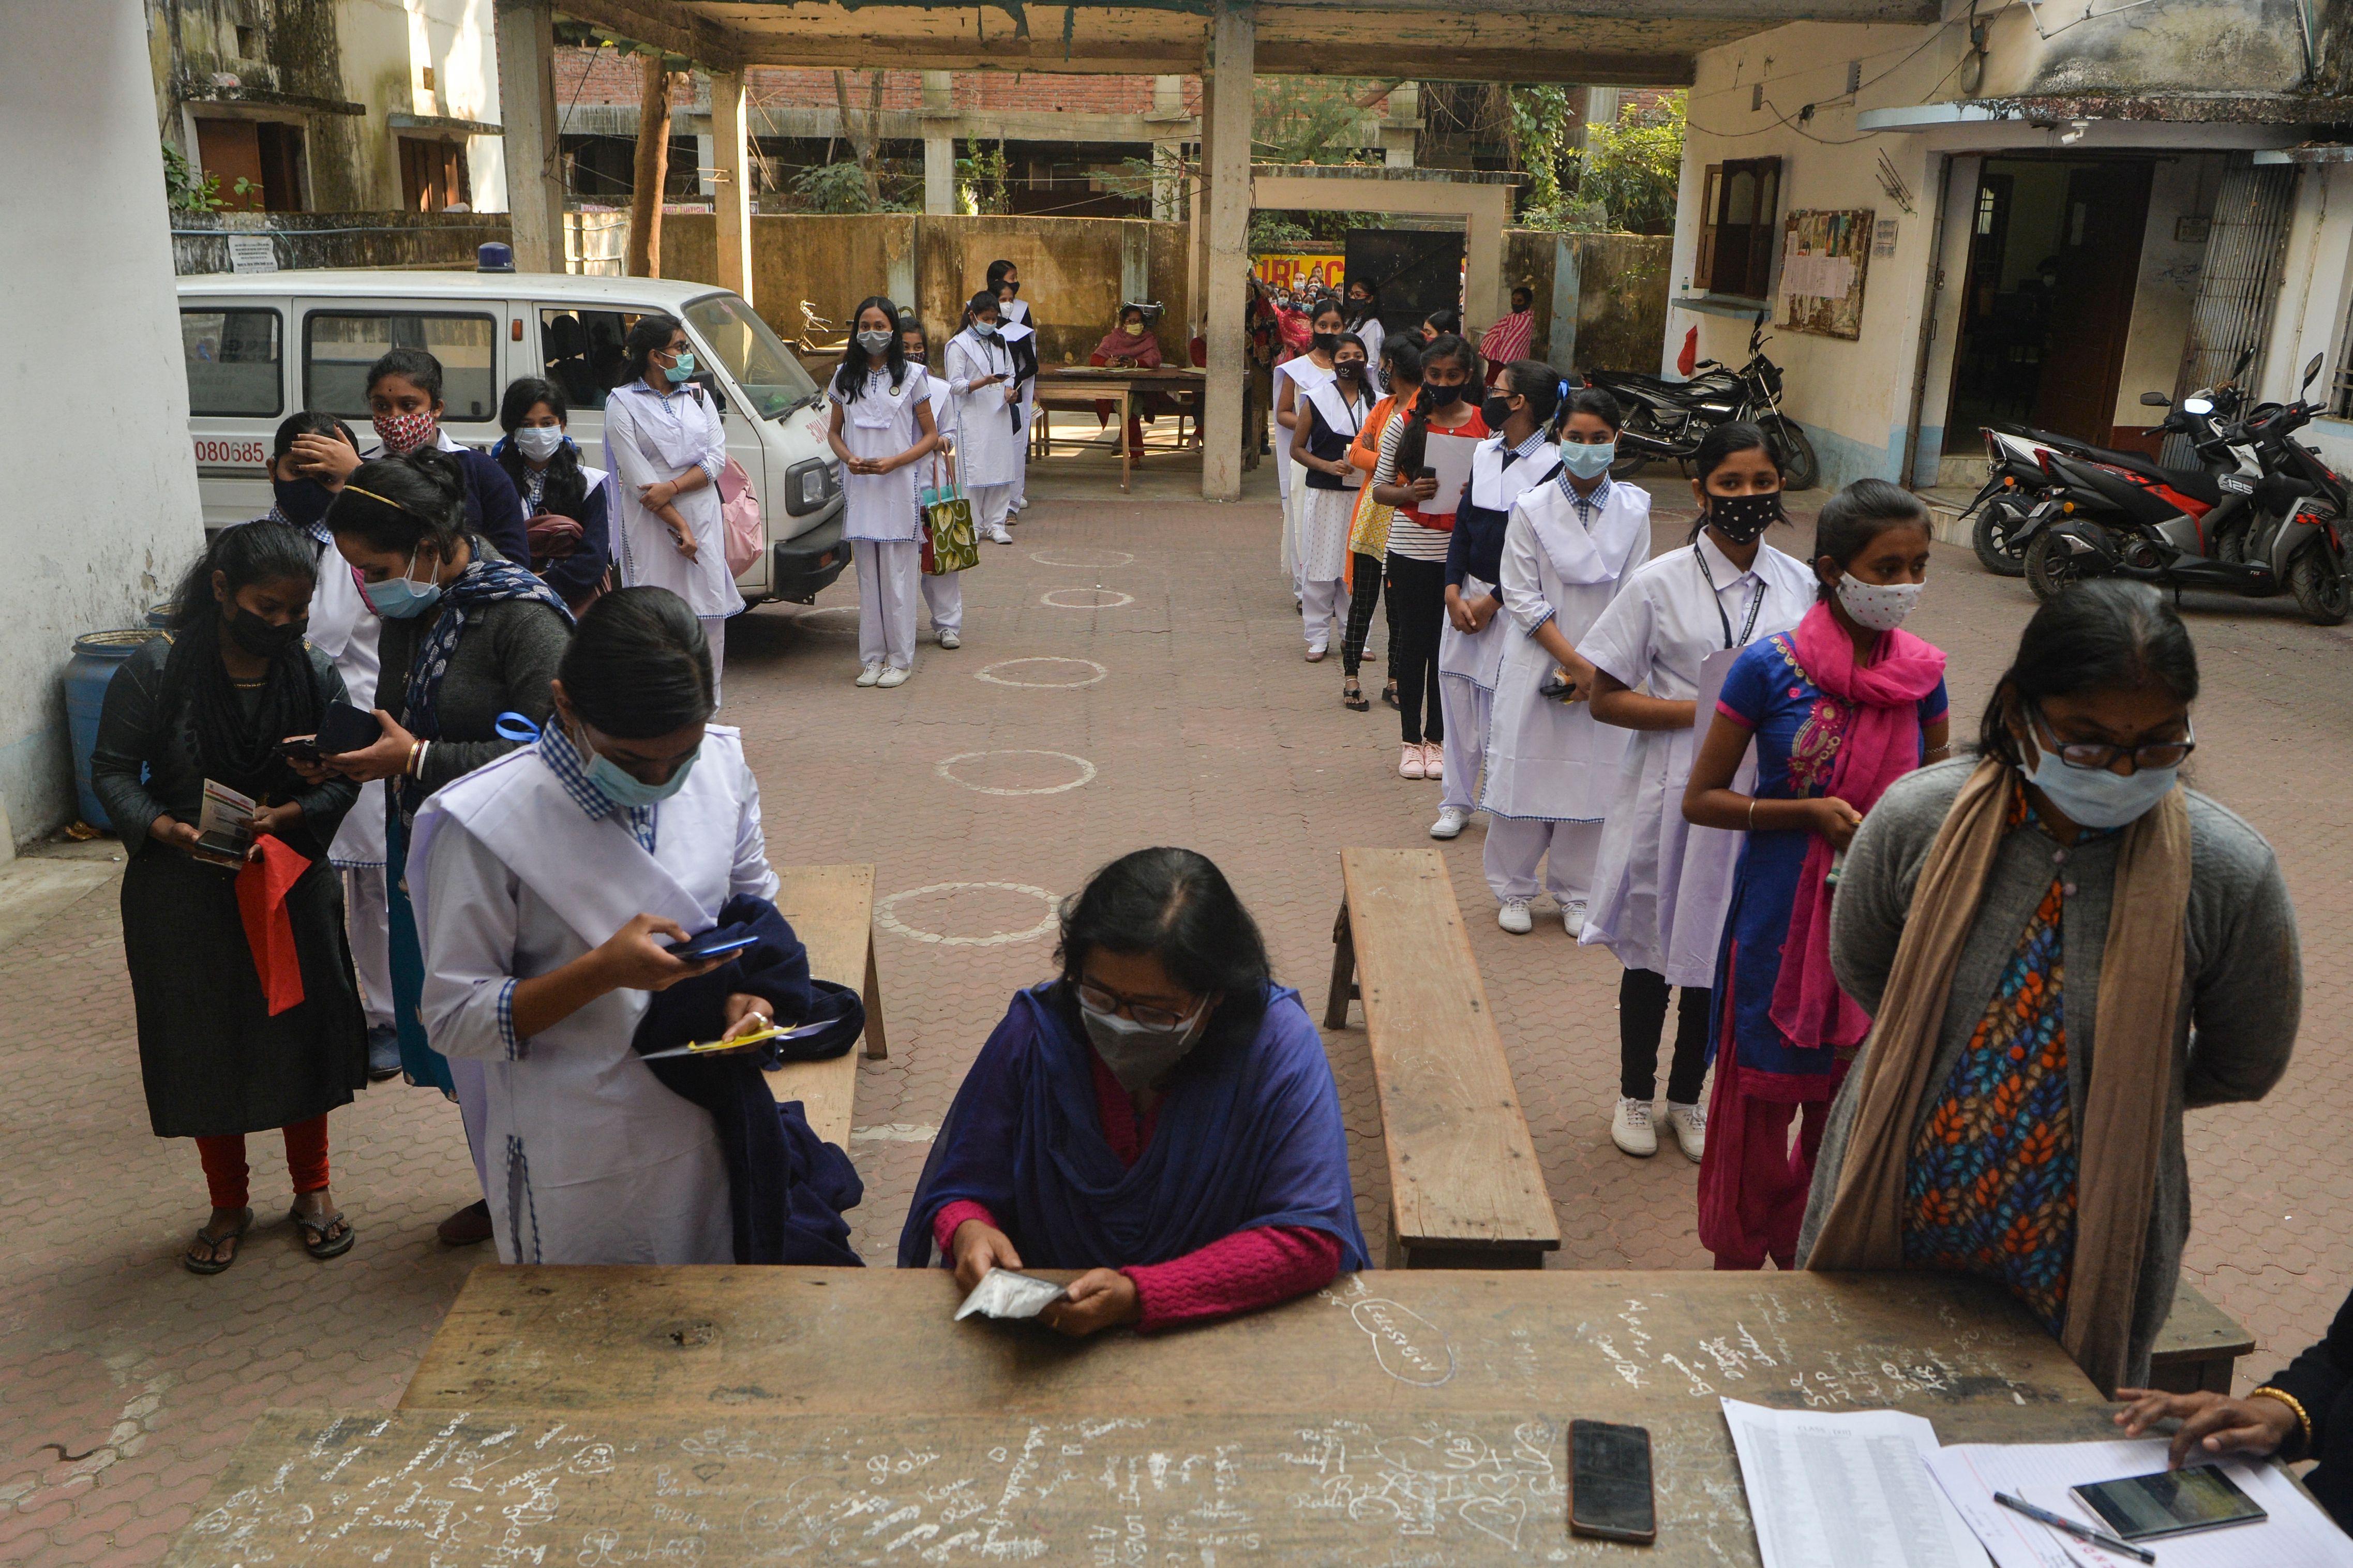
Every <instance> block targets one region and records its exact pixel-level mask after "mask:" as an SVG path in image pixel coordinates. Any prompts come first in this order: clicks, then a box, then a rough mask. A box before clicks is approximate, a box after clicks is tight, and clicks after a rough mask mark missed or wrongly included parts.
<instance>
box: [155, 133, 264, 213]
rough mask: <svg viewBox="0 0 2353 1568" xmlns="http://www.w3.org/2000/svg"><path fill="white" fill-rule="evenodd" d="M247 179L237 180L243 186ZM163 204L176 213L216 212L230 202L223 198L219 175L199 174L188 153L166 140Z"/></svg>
mask: <svg viewBox="0 0 2353 1568" xmlns="http://www.w3.org/2000/svg"><path fill="white" fill-rule="evenodd" d="M245 183H246V182H245V181H243V180H239V181H238V182H237V184H238V185H239V186H243V185H244V184H245ZM164 205H165V206H166V207H168V208H170V209H171V210H172V211H174V212H175V213H214V212H218V211H220V209H221V208H223V207H225V206H227V205H228V203H227V202H226V201H224V200H223V199H222V198H221V194H220V176H219V175H218V174H197V173H196V171H195V165H194V164H192V163H189V162H188V160H187V157H186V155H185V154H184V153H181V151H180V150H179V149H178V148H177V147H174V146H173V145H172V144H171V143H170V142H164Z"/></svg>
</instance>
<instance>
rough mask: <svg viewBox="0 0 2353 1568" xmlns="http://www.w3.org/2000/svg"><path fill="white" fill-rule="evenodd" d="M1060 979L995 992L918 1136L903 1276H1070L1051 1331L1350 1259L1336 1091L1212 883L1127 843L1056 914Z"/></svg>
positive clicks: (1218, 1294)
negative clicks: (997, 1015) (936, 1265)
mask: <svg viewBox="0 0 2353 1568" xmlns="http://www.w3.org/2000/svg"><path fill="white" fill-rule="evenodd" d="M1058 956H1059V960H1060V963H1061V967H1062V973H1061V977H1060V979H1058V980H1051V981H1048V982H1046V983H1045V984H1040V985H1035V986H1032V987H1030V988H1029V990H1027V991H1023V992H1021V993H1019V994H1017V995H1016V996H1015V997H1014V998H1013V1005H1012V1006H1011V1007H1009V1008H1008V1009H1007V1011H1006V1015H1005V1021H1004V1022H1003V1023H1001V1024H999V1025H997V1032H996V1033H995V1034H993V1035H991V1036H990V1037H989V1038H988V1043H987V1045H985V1046H983V1047H981V1050H980V1055H979V1057H978V1058H976V1059H975V1061H974V1062H973V1065H972V1071H971V1072H970V1073H969V1074H968V1075H967V1076H966V1077H965V1080H964V1087H963V1088H962V1089H958V1090H957V1091H956V1098H955V1105H954V1106H953V1107H951V1108H950V1109H949V1111H948V1118H947V1121H946V1123H945V1124H944V1126H942V1127H941V1129H940V1134H939V1138H938V1139H937V1141H936V1142H934V1144H933V1145H932V1157H931V1160H930V1163H928V1164H926V1165H925V1166H924V1168H923V1181H922V1183H921V1184H920V1185H919V1186H918V1187H917V1188H916V1191H915V1201H914V1205H913V1208H912V1209H911V1210H910V1211H909V1213H908V1215H907V1228H906V1230H905V1232H904V1233H903V1234H902V1236H901V1237H900V1238H899V1266H900V1267H901V1268H922V1267H923V1266H924V1265H925V1264H926V1263H927V1262H929V1261H930V1260H931V1259H932V1258H934V1256H936V1257H938V1258H940V1259H941V1260H942V1261H943V1262H944V1263H946V1264H949V1265H951V1266H953V1267H954V1268H955V1275H956V1281H957V1283H958V1284H960V1285H961V1286H963V1287H964V1288H965V1289H967V1290H969V1289H972V1288H973V1287H974V1286H975V1285H976V1284H978V1283H979V1282H980V1279H981V1277H982V1276H983V1275H985V1274H987V1272H988V1271H989V1270H990V1269H991V1268H1024V1267H1030V1268H1082V1269H1085V1270H1087V1272H1086V1273H1084V1274H1082V1275H1081V1276H1080V1277H1079V1278H1078V1279H1074V1280H1072V1281H1071V1286H1070V1299H1069V1300H1067V1301H1058V1302H1056V1303H1055V1304H1054V1305H1052V1306H1050V1307H1048V1308H1047V1309H1046V1310H1045V1311H1043V1312H1042V1313H1040V1314H1039V1316H1040V1318H1041V1319H1042V1320H1043V1321H1045V1322H1046V1323H1047V1324H1049V1325H1050V1327H1052V1328H1055V1329H1058V1330H1060V1331H1062V1332H1063V1333H1066V1334H1071V1335H1082V1334H1092V1333H1094V1332H1096V1331H1099V1330H1103V1329H1109V1328H1117V1327H1120V1326H1123V1325H1131V1326H1134V1327H1135V1328H1137V1329H1141V1330H1144V1331H1151V1330H1154V1329H1161V1328H1166V1327H1169V1326H1171V1325H1174V1324H1177V1323H1188V1322H1201V1321H1208V1320H1211V1319H1217V1318H1227V1317H1231V1316H1233V1315H1235V1314H1237V1313H1240V1312H1247V1311H1253V1310H1257V1309H1259V1308H1261V1307H1270V1306H1272V1305H1274V1304H1275V1303H1276V1302H1278V1301H1284V1300H1290V1299H1291V1298H1292V1297H1293V1296H1298V1295H1302V1294H1304V1293H1305V1292H1307V1291H1309V1290H1314V1289H1321V1288H1323V1287H1324V1286H1325V1285H1328V1284H1330V1283H1331V1282H1332V1280H1333V1279H1334V1277H1335V1276H1336V1275H1337V1274H1339V1273H1340V1272H1341V1270H1343V1269H1357V1268H1364V1267H1366V1256H1365V1238H1364V1235H1363V1233H1362V1232H1361V1231H1359V1230H1358V1229H1357V1227H1356V1196H1355V1194H1354V1192H1353V1190H1352V1189H1351V1188H1350V1186H1349V1183H1348V1148H1347V1139H1346V1134H1345V1131H1344V1130H1343V1129H1342V1127H1341V1123H1340V1095H1339V1090H1338V1089H1337V1088H1336V1087H1335V1085H1334V1083H1333V1081H1332V1067H1331V1064H1330V1063H1329V1062H1328V1061H1326V1060H1325V1059H1324V1042H1323V1040H1322V1039H1321V1037H1318V1036H1317V1035H1316V1033H1315V1026H1314V1024H1313V1023H1311V1022H1309V1020H1308V1017H1307V1012H1306V1009H1305V1008H1303V1007H1302V1006H1301V1005H1300V1004H1299V994H1298V993H1297V992H1295V991H1293V990H1290V989H1288V988H1286V987H1282V986H1277V985H1276V984H1274V983H1273V980H1272V979H1271V975H1270V973H1269V970H1268V965H1267V958H1266V944H1265V942H1263V941H1262V940H1261V937H1260V935H1259V930H1258V925H1257V922H1255V921H1252V920H1251V919H1250V913H1249V911H1248V910H1244V909H1243V908H1242V906H1241V900H1239V899H1237V898H1236V897H1235V896H1234V890H1233V889H1232V887H1231V886H1230V885H1229V884H1228V883H1227V881H1226V879H1225V876H1224V874H1223V873H1221V872H1220V871H1219V869H1218V868H1217V867H1216V866H1214V865H1212V864H1210V862H1209V861H1208V859H1206V858H1203V857H1202V856H1199V855H1197V854H1195V853H1194V852H1193V851H1191V850H1189V849H1139V850H1137V851H1135V852H1134V854H1131V855H1124V856H1122V857H1121V858H1118V859H1116V860H1114V861H1113V862H1112V863H1111V864H1110V865H1108V866H1105V867H1104V868H1103V869H1102V870H1100V871H1098V872H1096V873H1095V875H1094V877H1093V878H1092V879H1091V880H1090V881H1089V882H1088V883H1087V886H1086V888H1085V889H1083V890H1082V891H1081V892H1080V893H1079V895H1078V896H1077V897H1076V898H1074V899H1072V900H1070V902H1069V903H1067V904H1065V905H1064V906H1063V910H1062V940H1061V947H1060V953H1059V955H1058Z"/></svg>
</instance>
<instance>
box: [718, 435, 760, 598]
mask: <svg viewBox="0 0 2353 1568" xmlns="http://www.w3.org/2000/svg"><path fill="white" fill-rule="evenodd" d="M719 521H720V525H721V529H722V537H723V539H724V540H725V541H726V551H727V574H728V575H729V576H731V577H740V576H742V575H743V574H744V571H745V570H746V569H747V568H748V567H750V565H751V564H752V563H754V561H757V560H758V559H760V552H761V551H762V550H764V549H765V548H766V547H767V542H768V531H767V530H766V529H765V527H763V526H762V525H761V521H760V498H759V497H758V496H756V495H754V494H753V493H752V476H751V475H749V474H747V473H745V472H744V465H743V464H741V463H739V462H737V461H736V460H735V459H734V458H728V459H727V467H726V468H724V469H723V470H722V471H721V473H720V475H719Z"/></svg>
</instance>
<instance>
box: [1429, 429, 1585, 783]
mask: <svg viewBox="0 0 2353 1568" xmlns="http://www.w3.org/2000/svg"><path fill="white" fill-rule="evenodd" d="M1559 461H1560V448H1559V447H1556V446H1554V445H1553V444H1552V443H1550V442H1549V441H1539V442H1537V443H1536V444H1535V446H1533V447H1528V448H1527V449H1526V450H1525V451H1522V452H1509V451H1506V450H1504V438H1503V437H1501V436H1490V437H1487V438H1486V439H1485V440H1483V441H1482V442H1480V443H1479V446H1478V447H1477V449H1475V450H1474V451H1473V452H1472V454H1471V494H1470V496H1469V498H1468V499H1469V500H1470V501H1471V503H1472V505H1474V506H1480V507H1484V508H1486V509H1487V510H1491V511H1500V512H1503V513H1504V514H1505V515H1506V516H1507V517H1508V516H1509V514H1510V512H1511V510H1512V506H1513V503H1514V502H1515V501H1517V500H1519V499H1520V496H1521V494H1522V493H1523V492H1524V491H1525V490H1526V489H1528V488H1529V487H1530V486H1531V485H1534V484H1535V483H1536V482H1537V481H1539V480H1541V479H1545V478H1546V476H1547V475H1549V474H1550V473H1551V472H1552V469H1553V467H1554V465H1556V463H1558V462H1559ZM1494 591H1495V584H1493V583H1489V582H1485V581H1483V580H1482V579H1481V578H1478V577H1475V576H1472V575H1471V574H1469V573H1465V574H1463V579H1462V586H1461V595H1462V597H1463V599H1464V600H1465V601H1469V600H1472V599H1481V598H1484V597H1486V596H1487V595H1489V594H1491V593H1493V592H1494ZM1508 619H1509V617H1508V616H1500V615H1499V616H1494V617H1493V618H1492V619H1491V620H1489V621H1488V623H1487V624H1486V625H1485V626H1482V627H1481V628H1479V630H1478V631H1476V632H1471V633H1465V632H1462V631H1459V630H1457V629H1456V628H1455V625H1454V621H1453V619H1452V617H1451V616H1450V617H1448V618H1447V619H1445V620H1444V621H1442V622H1441V623H1440V626H1439V631H1438V676H1439V680H1438V703H1439V709H1440V712H1441V713H1442V714H1443V715H1444V716H1445V721H1446V739H1445V742H1443V744H1442V747H1441V750H1442V752H1443V753H1444V756H1445V759H1446V789H1445V793H1444V794H1443V795H1441V796H1440V800H1439V803H1438V804H1439V805H1440V806H1441V807H1444V806H1452V807H1454V808H1455V809H1456V810H1458V811H1463V812H1468V811H1471V810H1472V809H1473V803H1475V802H1476V801H1477V799H1478V795H1477V794H1476V793H1475V792H1476V789H1477V786H1478V784H1479V768H1480V763H1481V761H1482V758H1483V757H1484V756H1485V753H1486V750H1487V731H1488V726H1489V724H1490V722H1491V721H1492V716H1493V710H1494V700H1495V680H1496V677H1497V674H1498V672H1499V671H1500V670H1501V669H1502V668H1503V663H1504V640H1505V638H1506V637H1508V635H1509V633H1508V632H1507V630H1506V628H1505V626H1504V622H1505V621H1506V620H1508Z"/></svg>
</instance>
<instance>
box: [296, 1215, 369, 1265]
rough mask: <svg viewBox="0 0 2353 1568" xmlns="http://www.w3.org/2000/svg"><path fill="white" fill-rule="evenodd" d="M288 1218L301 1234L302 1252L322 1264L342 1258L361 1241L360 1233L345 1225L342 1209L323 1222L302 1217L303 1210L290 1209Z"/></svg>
mask: <svg viewBox="0 0 2353 1568" xmlns="http://www.w3.org/2000/svg"><path fill="white" fill-rule="evenodd" d="M286 1217H287V1218H288V1219H290V1220H292V1221H293V1222H294V1228H295V1229H296V1230H298V1231H300V1232H301V1236H302V1250H303V1251H305V1252H307V1253H309V1254H310V1255H311V1257H313V1258H318V1259H319V1260H320V1261H321V1262H324V1261H326V1260H327V1259H328V1258H341V1257H342V1256H343V1254H344V1253H346V1252H349V1251H350V1250H351V1249H352V1243H353V1242H354V1241H356V1240H358V1239H359V1233H358V1232H357V1231H355V1230H353V1228H352V1227H351V1226H349V1225H347V1224H345V1223H344V1220H343V1210H341V1209H337V1210H336V1211H335V1212H334V1213H332V1214H331V1215H328V1216H327V1217H326V1218H325V1219H323V1220H309V1219H304V1218H303V1217H302V1211H301V1209H299V1208H290V1209H288V1210H287V1211H286ZM338 1226H340V1227H341V1228H340V1230H339V1229H338V1228H337V1227H338Z"/></svg>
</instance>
